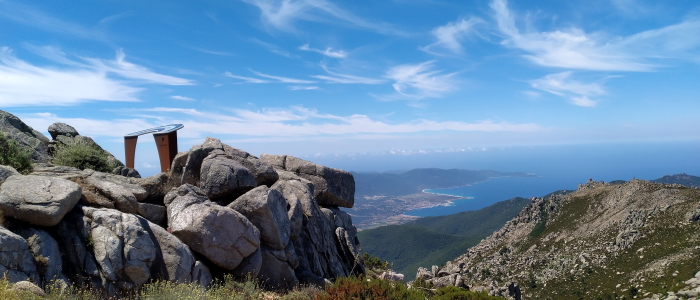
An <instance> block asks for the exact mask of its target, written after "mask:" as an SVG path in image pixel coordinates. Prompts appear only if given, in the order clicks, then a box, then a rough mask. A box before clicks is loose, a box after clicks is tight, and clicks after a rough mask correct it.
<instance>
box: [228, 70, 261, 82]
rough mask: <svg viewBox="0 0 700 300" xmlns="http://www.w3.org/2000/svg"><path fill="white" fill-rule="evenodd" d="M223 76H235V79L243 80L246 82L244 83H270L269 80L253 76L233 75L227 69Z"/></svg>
mask: <svg viewBox="0 0 700 300" xmlns="http://www.w3.org/2000/svg"><path fill="white" fill-rule="evenodd" d="M224 76H226V77H231V78H236V79H240V80H243V81H244V82H246V83H270V81H269V80H262V79H258V78H253V77H245V76H238V75H233V74H231V72H228V71H226V72H224Z"/></svg>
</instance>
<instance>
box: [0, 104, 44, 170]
mask: <svg viewBox="0 0 700 300" xmlns="http://www.w3.org/2000/svg"><path fill="white" fill-rule="evenodd" d="M0 131H1V132H2V133H3V134H4V135H5V137H6V138H9V139H12V140H15V141H16V142H17V143H18V144H19V145H21V146H24V147H25V148H28V149H32V155H31V159H32V161H34V162H48V161H49V160H50V159H51V158H50V157H49V150H48V149H49V148H48V145H49V139H48V138H47V137H46V136H44V135H43V134H41V132H38V131H36V130H34V128H31V127H29V126H27V124H25V123H24V122H22V120H20V119H19V118H17V117H16V116H15V115H13V114H11V113H8V112H6V111H3V110H0Z"/></svg>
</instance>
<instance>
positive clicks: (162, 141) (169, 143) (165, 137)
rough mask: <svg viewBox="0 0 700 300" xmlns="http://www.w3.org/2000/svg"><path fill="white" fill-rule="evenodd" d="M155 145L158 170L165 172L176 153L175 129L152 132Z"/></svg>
mask: <svg viewBox="0 0 700 300" xmlns="http://www.w3.org/2000/svg"><path fill="white" fill-rule="evenodd" d="M153 138H154V139H155V140H156V147H158V157H159V158H160V171H161V172H167V171H168V170H170V165H171V164H172V163H173V159H175V155H177V131H173V132H169V133H162V134H154V135H153Z"/></svg>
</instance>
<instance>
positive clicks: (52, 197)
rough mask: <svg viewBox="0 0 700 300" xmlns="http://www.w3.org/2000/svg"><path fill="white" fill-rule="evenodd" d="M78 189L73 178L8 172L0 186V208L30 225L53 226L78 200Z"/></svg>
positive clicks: (8, 214)
mask: <svg viewBox="0 0 700 300" xmlns="http://www.w3.org/2000/svg"><path fill="white" fill-rule="evenodd" d="M81 191H82V189H81V188H80V186H79V185H78V184H76V183H75V182H71V181H68V180H65V179H61V178H52V177H43V176H35V175H27V176H22V175H15V176H10V177H9V178H7V179H6V180H5V182H4V183H3V184H2V186H0V209H1V210H2V211H3V213H4V214H5V216H9V217H13V218H15V219H18V220H22V221H25V222H28V223H29V224H32V225H39V226H54V225H56V224H58V222H59V221H61V218H63V216H64V215H65V214H66V213H68V212H69V211H70V210H71V209H72V208H73V207H74V206H75V204H76V203H78V200H80V195H81Z"/></svg>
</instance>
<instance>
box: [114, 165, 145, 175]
mask: <svg viewBox="0 0 700 300" xmlns="http://www.w3.org/2000/svg"><path fill="white" fill-rule="evenodd" d="M112 174H116V175H121V176H124V177H133V178H141V174H139V171H136V169H132V168H127V167H126V166H118V167H115V168H114V170H112Z"/></svg>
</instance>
